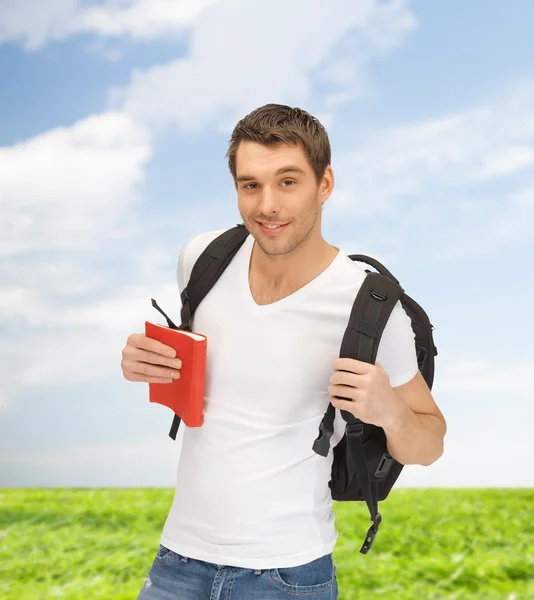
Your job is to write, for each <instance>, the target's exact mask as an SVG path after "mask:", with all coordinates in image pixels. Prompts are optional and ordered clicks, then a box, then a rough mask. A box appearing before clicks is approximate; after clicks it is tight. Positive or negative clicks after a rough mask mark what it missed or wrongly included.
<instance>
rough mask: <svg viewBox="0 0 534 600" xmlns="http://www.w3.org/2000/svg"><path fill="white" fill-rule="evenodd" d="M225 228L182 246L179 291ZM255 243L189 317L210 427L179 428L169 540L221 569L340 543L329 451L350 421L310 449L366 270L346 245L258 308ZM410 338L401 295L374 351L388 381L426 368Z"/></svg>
mask: <svg viewBox="0 0 534 600" xmlns="http://www.w3.org/2000/svg"><path fill="white" fill-rule="evenodd" d="M223 231H224V230H218V231H210V232H207V233H203V234H200V235H198V236H195V237H193V238H191V239H190V240H189V241H188V242H187V243H186V244H184V246H183V247H182V250H181V252H180V258H179V261H178V286H179V289H180V292H181V291H182V290H183V288H184V287H185V283H187V281H188V280H189V276H190V274H191V270H192V268H193V264H194V263H195V261H196V259H197V258H198V256H199V255H200V254H201V252H202V250H204V249H205V248H206V246H207V245H208V243H209V242H211V241H212V240H213V239H215V238H216V237H217V236H218V235H219V234H221V233H222V232H223ZM253 244H254V238H253V236H252V235H249V236H248V237H247V239H246V240H245V242H244V244H243V245H242V246H241V248H240V249H239V251H238V252H237V254H236V255H235V257H234V258H233V260H232V261H231V262H230V264H229V265H228V267H227V268H226V270H225V271H224V273H223V274H222V276H221V277H220V278H219V280H218V281H217V282H216V284H215V285H214V286H213V288H212V289H211V291H210V292H209V293H208V294H207V296H206V297H205V298H204V300H203V301H202V302H201V304H200V306H199V307H198V309H197V311H196V314H195V316H194V319H193V331H198V332H200V333H203V334H205V335H207V338H208V343H207V371H206V382H205V408H204V422H203V425H202V426H201V427H194V428H188V427H186V426H185V425H184V423H183V422H182V423H181V424H180V427H184V433H183V436H184V437H183V442H182V449H181V454H180V458H179V464H178V472H177V485H176V491H175V496H174V500H173V503H172V506H171V509H170V512H169V515H168V517H167V520H166V523H165V526H164V529H163V533H162V537H161V543H162V544H163V545H165V546H166V547H168V548H170V549H171V550H173V551H175V552H178V553H180V554H182V555H185V556H188V557H190V558H196V559H198V560H203V561H208V562H211V563H215V564H219V565H229V566H236V567H243V568H250V569H271V568H280V567H293V566H298V565H302V564H305V563H308V562H310V561H312V560H315V559H316V558H319V557H321V556H323V555H325V554H328V553H330V552H332V551H333V550H334V547H335V544H336V541H337V536H338V533H337V530H336V527H335V524H334V521H335V518H334V513H333V511H332V495H331V491H330V488H329V487H328V482H329V481H330V475H331V468H332V460H333V452H332V448H333V447H334V446H335V445H336V444H337V443H338V442H339V440H340V439H341V438H342V436H343V433H344V428H345V421H344V420H343V418H342V417H341V414H340V412H339V410H337V409H336V419H335V423H334V435H333V436H332V438H331V444H330V446H331V447H330V452H329V455H328V457H326V458H325V457H323V456H320V455H318V454H316V453H315V452H314V451H313V449H312V446H313V442H314V441H315V439H316V438H317V436H318V434H319V424H320V422H321V420H322V418H323V416H324V414H325V411H326V409H327V407H328V404H329V402H330V399H329V395H328V391H327V388H328V386H329V384H330V377H331V375H332V374H333V370H332V361H333V360H334V359H336V358H337V357H339V350H340V346H341V340H342V338H343V335H344V333H345V328H346V327H347V323H348V319H349V315H350V311H351V309H352V305H353V302H354V299H355V298H356V295H357V293H358V290H359V288H360V286H361V284H362V282H363V280H364V279H365V277H366V273H365V270H364V265H362V264H360V263H355V262H354V261H352V260H351V259H350V258H349V257H348V256H347V255H346V254H345V253H344V252H343V251H341V250H340V251H339V253H338V254H337V255H336V257H335V259H334V260H333V262H332V263H331V264H330V265H329V267H328V268H327V269H326V270H324V271H323V272H322V273H321V274H320V275H319V276H317V277H316V278H315V279H314V280H312V281H311V282H310V283H308V284H307V285H306V286H304V287H303V288H301V289H299V290H297V291H296V292H294V293H293V294H291V295H289V296H287V297H286V298H283V299H282V300H279V301H278V302H274V303H272V304H268V305H265V306H260V305H258V304H256V302H255V301H254V299H253V297H252V294H251V292H250V287H249V282H248V268H249V262H250V256H251V251H252V248H253ZM414 337H415V336H414V333H413V330H412V327H411V323H410V318H409V317H408V315H407V314H406V312H405V311H404V309H403V308H402V305H401V304H400V302H398V303H397V305H396V306H395V307H394V309H393V312H392V314H391V317H390V319H389V321H388V323H387V325H386V327H385V329H384V332H383V334H382V338H381V342H380V345H379V349H378V355H377V362H379V363H381V365H382V366H383V367H384V369H385V370H386V372H387V373H388V375H389V378H390V383H391V386H392V387H396V386H399V385H402V384H404V383H406V382H408V381H409V380H411V379H412V378H413V377H414V376H415V375H416V373H417V371H418V366H417V359H416V352H415V343H414ZM365 527H366V526H365V524H362V531H363V529H364V528H365Z"/></svg>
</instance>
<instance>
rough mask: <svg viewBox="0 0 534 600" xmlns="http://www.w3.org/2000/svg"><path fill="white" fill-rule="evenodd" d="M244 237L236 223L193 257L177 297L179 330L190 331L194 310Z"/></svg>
mask: <svg viewBox="0 0 534 600" xmlns="http://www.w3.org/2000/svg"><path fill="white" fill-rule="evenodd" d="M248 235H249V232H248V230H247V229H246V227H245V225H243V224H242V223H240V224H238V225H236V226H235V227H232V228H231V229H228V230H227V231H225V232H224V233H221V235H219V236H217V237H216V238H215V239H214V240H213V241H211V242H210V243H209V244H208V246H207V247H206V248H205V249H204V250H203V252H202V254H201V255H200V256H199V257H198V258H197V260H196V262H195V264H194V265H193V269H192V270H191V277H190V278H189V281H188V283H187V285H186V287H185V289H184V290H183V292H182V294H181V300H182V311H181V315H180V316H181V319H182V324H181V325H180V329H187V330H189V331H191V322H192V320H193V316H194V314H195V311H196V309H197V308H198V306H199V304H200V303H201V302H202V300H203V299H204V298H205V297H206V295H207V294H208V292H209V291H210V290H211V288H212V287H213V286H214V285H215V283H216V282H217V280H218V279H219V277H220V276H221V275H222V274H223V273H224V270H225V269H226V267H227V266H228V265H229V264H230V261H231V260H232V258H233V257H234V256H235V255H236V254H237V251H238V250H239V248H241V246H242V245H243V243H244V242H245V240H246V238H247V236H248Z"/></svg>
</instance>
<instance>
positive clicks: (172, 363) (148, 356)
mask: <svg viewBox="0 0 534 600" xmlns="http://www.w3.org/2000/svg"><path fill="white" fill-rule="evenodd" d="M136 359H137V360H138V361H139V362H144V363H149V364H152V365H164V366H166V367H172V368H175V369H180V368H181V367H182V361H181V360H180V359H179V358H166V357H165V356H162V355H161V354H156V353H155V352H150V351H148V350H141V349H138V351H137V356H136ZM176 361H178V362H176Z"/></svg>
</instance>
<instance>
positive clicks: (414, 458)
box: [384, 401, 445, 466]
mask: <svg viewBox="0 0 534 600" xmlns="http://www.w3.org/2000/svg"><path fill="white" fill-rule="evenodd" d="M444 429H445V424H444V423H443V421H442V420H441V419H440V418H439V417H436V416H435V415H425V414H420V413H415V412H413V410H412V409H411V408H410V407H409V406H407V405H406V404H405V403H404V402H402V401H400V405H399V416H398V418H397V419H396V421H395V424H394V425H392V426H391V427H388V428H386V427H385V428H384V431H385V433H386V438H387V447H388V451H389V453H390V454H391V456H392V457H393V458H394V459H395V460H396V461H398V462H400V463H401V464H403V465H423V466H429V465H431V464H432V463H433V462H435V461H436V460H438V458H439V457H440V456H441V455H442V454H443V437H444Z"/></svg>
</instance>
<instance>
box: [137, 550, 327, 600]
mask: <svg viewBox="0 0 534 600" xmlns="http://www.w3.org/2000/svg"><path fill="white" fill-rule="evenodd" d="M299 596H301V597H302V598H308V599H312V598H313V600H338V587H337V579H336V567H335V565H334V561H333V558H332V554H325V555H324V556H321V557H320V558H317V559H316V560H313V561H311V562H309V563H307V564H305V565H299V566H298V567H288V568H278V569H245V568H242V567H228V566H224V565H216V564H214V563H210V562H204V561H202V560H197V559H195V558H188V557H187V556H182V555H181V554H178V553H176V552H173V551H172V550H169V549H168V548H165V546H162V545H161V544H160V547H159V549H158V552H157V554H156V557H155V558H154V562H153V563H152V567H151V568H150V571H149V572H148V576H147V578H146V581H145V583H144V585H143V588H142V589H141V592H140V593H139V596H138V597H137V600H215V599H216V600H291V599H293V600H295V599H296V598H298V597H299Z"/></svg>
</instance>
